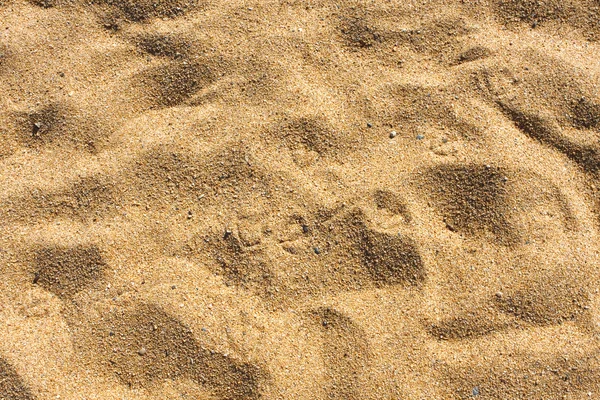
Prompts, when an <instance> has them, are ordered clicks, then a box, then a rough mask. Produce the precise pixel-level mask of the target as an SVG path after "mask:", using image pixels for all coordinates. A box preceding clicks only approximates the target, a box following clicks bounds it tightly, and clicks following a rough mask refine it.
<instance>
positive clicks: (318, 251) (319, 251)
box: [313, 247, 321, 254]
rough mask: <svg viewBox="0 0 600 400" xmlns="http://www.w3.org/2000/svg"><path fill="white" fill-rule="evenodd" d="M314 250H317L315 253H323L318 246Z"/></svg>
mask: <svg viewBox="0 0 600 400" xmlns="http://www.w3.org/2000/svg"><path fill="white" fill-rule="evenodd" d="M313 250H314V251H315V254H321V250H319V248H318V247H315V248H314V249H313Z"/></svg>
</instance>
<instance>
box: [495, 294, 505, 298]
mask: <svg viewBox="0 0 600 400" xmlns="http://www.w3.org/2000/svg"><path fill="white" fill-rule="evenodd" d="M502 296H504V294H503V293H502V292H496V297H497V298H498V299H501V298H502Z"/></svg>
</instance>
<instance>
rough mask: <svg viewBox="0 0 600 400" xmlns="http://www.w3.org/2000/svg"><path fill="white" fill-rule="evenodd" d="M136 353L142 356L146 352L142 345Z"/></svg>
mask: <svg viewBox="0 0 600 400" xmlns="http://www.w3.org/2000/svg"><path fill="white" fill-rule="evenodd" d="M138 354H139V355H140V356H143V355H144V354H146V349H145V348H143V347H142V348H141V349H140V350H139V351H138Z"/></svg>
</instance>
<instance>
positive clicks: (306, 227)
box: [302, 225, 308, 233]
mask: <svg viewBox="0 0 600 400" xmlns="http://www.w3.org/2000/svg"><path fill="white" fill-rule="evenodd" d="M302 232H304V233H308V225H302Z"/></svg>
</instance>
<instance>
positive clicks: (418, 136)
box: [417, 134, 425, 140]
mask: <svg viewBox="0 0 600 400" xmlns="http://www.w3.org/2000/svg"><path fill="white" fill-rule="evenodd" d="M423 139H425V136H423V135H420V134H419V135H417V140H423Z"/></svg>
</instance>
